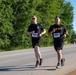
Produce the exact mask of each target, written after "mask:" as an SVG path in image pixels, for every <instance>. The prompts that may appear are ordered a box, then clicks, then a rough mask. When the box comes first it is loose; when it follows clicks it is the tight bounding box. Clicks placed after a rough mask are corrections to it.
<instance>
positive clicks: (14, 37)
mask: <svg viewBox="0 0 76 75" xmlns="http://www.w3.org/2000/svg"><path fill="white" fill-rule="evenodd" d="M34 14H35V15H37V17H38V22H39V23H41V24H43V25H44V27H45V29H46V30H47V31H48V28H49V27H50V25H52V24H54V18H55V16H57V15H59V16H60V17H61V23H62V24H64V25H65V26H67V28H68V31H69V35H68V37H67V38H66V41H67V42H69V41H70V39H71V38H72V31H73V25H72V22H73V7H72V5H71V4H70V3H69V2H65V0H0V49H2V50H12V49H15V48H18V49H19V48H30V47H31V40H30V37H29V36H28V35H27V28H28V26H29V25H30V23H31V16H32V15H34ZM42 39H43V41H42V42H43V43H42V46H50V45H52V42H53V40H52V37H51V36H48V34H47V33H46V34H45V35H43V38H42Z"/></svg>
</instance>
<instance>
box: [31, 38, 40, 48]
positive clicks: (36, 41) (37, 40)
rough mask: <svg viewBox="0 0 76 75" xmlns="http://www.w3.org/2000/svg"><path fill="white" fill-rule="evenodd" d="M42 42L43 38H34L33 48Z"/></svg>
mask: <svg viewBox="0 0 76 75" xmlns="http://www.w3.org/2000/svg"><path fill="white" fill-rule="evenodd" d="M40 43H41V38H32V46H33V48H34V47H35V46H40Z"/></svg>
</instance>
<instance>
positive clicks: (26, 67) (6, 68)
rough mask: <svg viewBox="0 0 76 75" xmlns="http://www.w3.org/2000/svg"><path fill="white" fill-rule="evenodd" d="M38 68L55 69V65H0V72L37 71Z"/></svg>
mask: <svg viewBox="0 0 76 75" xmlns="http://www.w3.org/2000/svg"><path fill="white" fill-rule="evenodd" d="M38 70H46V71H53V70H56V68H55V66H39V67H37V68H35V65H24V66H23V67H22V66H21V67H17V66H2V67H0V72H3V71H38Z"/></svg>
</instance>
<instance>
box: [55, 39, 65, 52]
mask: <svg viewBox="0 0 76 75" xmlns="http://www.w3.org/2000/svg"><path fill="white" fill-rule="evenodd" d="M63 45H64V39H56V40H54V48H55V50H56V51H57V50H62V49H63Z"/></svg>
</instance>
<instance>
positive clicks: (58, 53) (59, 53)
mask: <svg viewBox="0 0 76 75" xmlns="http://www.w3.org/2000/svg"><path fill="white" fill-rule="evenodd" d="M57 55H58V63H60V62H61V59H62V50H57Z"/></svg>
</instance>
